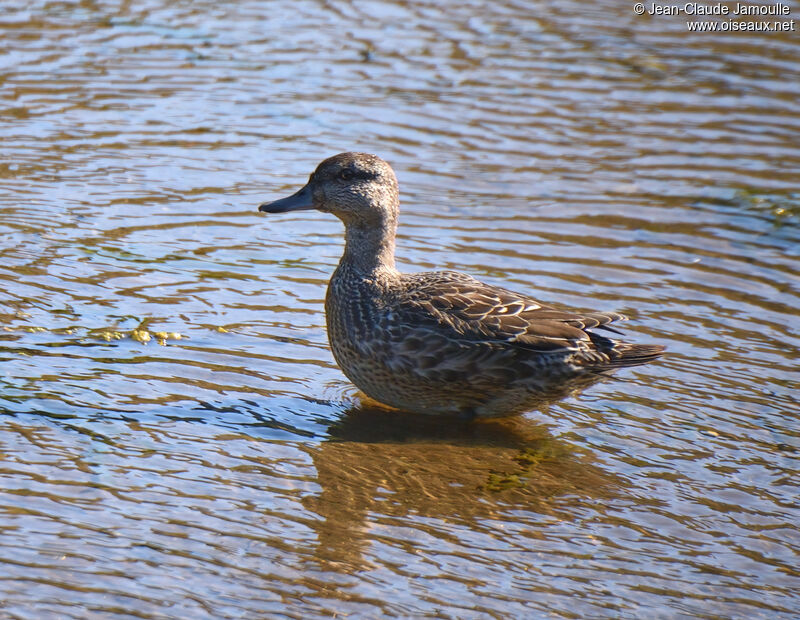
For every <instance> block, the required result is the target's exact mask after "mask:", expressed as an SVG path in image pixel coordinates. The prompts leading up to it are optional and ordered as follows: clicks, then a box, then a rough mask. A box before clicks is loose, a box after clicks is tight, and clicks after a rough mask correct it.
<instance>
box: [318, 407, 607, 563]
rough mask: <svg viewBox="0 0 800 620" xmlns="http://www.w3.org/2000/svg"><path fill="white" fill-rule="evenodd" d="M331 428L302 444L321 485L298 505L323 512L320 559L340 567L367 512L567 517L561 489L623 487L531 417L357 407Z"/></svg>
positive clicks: (603, 493) (577, 493)
mask: <svg viewBox="0 0 800 620" xmlns="http://www.w3.org/2000/svg"><path fill="white" fill-rule="evenodd" d="M557 400H559V399H558V398H557V397H556V398H552V399H551V400H550V401H549V402H551V403H554V402H556V401H557ZM547 404H548V402H547V401H546V400H545V399H543V400H542V402H541V403H540V406H541V407H542V408H543V409H545V408H546V406H547ZM328 431H329V435H330V439H328V440H326V441H323V442H322V443H320V444H318V445H313V446H308V448H307V450H308V452H309V454H310V455H311V457H312V459H313V462H314V467H315V468H316V471H317V482H318V483H319V485H320V487H321V492H320V493H319V494H318V495H315V496H310V497H306V498H305V499H304V501H303V504H304V505H305V506H306V507H307V508H309V509H310V510H312V511H313V512H315V513H317V514H318V515H319V516H320V517H322V519H323V520H322V521H321V522H320V523H319V524H317V525H316V526H315V529H316V530H317V532H318V537H319V550H318V552H317V553H316V557H317V559H319V560H320V561H322V562H323V563H325V565H329V566H331V567H334V568H335V569H336V570H350V569H352V568H354V567H357V566H358V565H359V564H360V563H361V561H362V559H361V558H362V555H363V551H364V547H366V546H368V545H369V541H370V534H369V533H368V527H367V521H369V520H371V518H370V517H371V515H375V514H381V515H385V517H388V518H389V519H390V520H391V518H401V519H402V518H406V517H409V516H412V517H413V518H415V519H416V518H423V519H442V520H444V521H446V522H461V523H467V524H470V525H468V527H474V526H475V524H476V522H478V521H480V520H482V519H502V518H503V516H504V515H506V514H508V513H509V512H511V511H513V510H517V509H520V510H526V511H528V510H532V511H535V512H538V513H544V514H551V513H558V514H560V515H562V516H565V517H567V516H568V510H567V508H566V506H565V502H564V497H565V496H574V497H576V498H593V499H608V498H611V497H612V496H614V489H615V487H617V486H619V485H620V480H619V478H618V477H616V476H614V475H613V474H610V473H608V472H605V471H604V470H603V469H601V468H600V467H598V466H596V465H594V464H593V462H592V461H593V460H594V459H593V458H591V457H590V456H588V455H587V454H584V453H583V452H582V451H579V450H578V448H577V447H576V446H575V445H573V444H571V443H569V442H566V441H563V440H559V439H556V438H554V437H553V436H552V435H551V434H550V432H549V431H548V429H547V427H546V426H544V425H542V424H537V423H535V422H533V421H532V420H530V419H527V418H512V419H507V420H502V421H483V422H477V423H471V422H466V421H463V420H459V419H457V418H433V417H431V416H425V415H413V414H407V413H398V412H394V411H387V410H386V409H384V408H382V407H378V406H370V405H356V406H353V407H352V408H350V409H348V410H346V411H345V412H344V414H343V416H342V418H341V419H340V420H339V421H338V422H336V423H335V424H334V425H333V426H331V427H330V428H329V429H328ZM336 567H338V568H336Z"/></svg>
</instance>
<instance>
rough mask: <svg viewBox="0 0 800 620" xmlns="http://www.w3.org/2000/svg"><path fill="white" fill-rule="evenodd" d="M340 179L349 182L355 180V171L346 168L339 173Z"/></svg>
mask: <svg viewBox="0 0 800 620" xmlns="http://www.w3.org/2000/svg"><path fill="white" fill-rule="evenodd" d="M339 178H340V179H341V180H342V181H349V180H350V179H352V178H353V171H352V170H350V168H345V169H344V170H342V171H341V172H340V173H339Z"/></svg>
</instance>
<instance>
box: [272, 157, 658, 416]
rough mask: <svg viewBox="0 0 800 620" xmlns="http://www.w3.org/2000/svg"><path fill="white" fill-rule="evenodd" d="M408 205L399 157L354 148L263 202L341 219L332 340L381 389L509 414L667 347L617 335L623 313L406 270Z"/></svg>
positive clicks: (373, 388) (410, 400) (340, 359)
mask: <svg viewBox="0 0 800 620" xmlns="http://www.w3.org/2000/svg"><path fill="white" fill-rule="evenodd" d="M399 205H400V197H399V186H398V182H397V177H396V176H395V173H394V171H393V170H392V167H391V166H390V165H389V164H388V163H387V162H386V161H384V160H383V159H381V158H380V157H378V156H376V155H372V154H369V153H356V152H347V153H340V154H338V155H334V156H333V157H329V158H328V159H325V160H324V161H322V162H321V163H320V164H319V165H318V166H317V168H316V169H315V170H314V172H313V173H312V174H311V175H310V177H309V179H308V183H306V184H305V185H304V186H303V187H302V188H301V189H300V190H298V191H297V192H295V193H294V194H292V195H291V196H287V197H285V198H280V199H278V200H273V201H269V202H264V203H262V204H260V205H259V207H258V210H259V211H260V212H265V213H269V214H277V213H287V212H293V211H301V210H316V211H321V212H323V213H330V214H332V215H334V216H336V217H338V218H339V219H340V220H341V221H342V223H343V224H344V238H345V244H344V253H343V254H342V257H341V259H340V261H339V264H338V266H337V267H336V270H335V271H334V272H333V276H332V277H331V279H330V282H329V284H328V290H327V293H326V295H325V317H326V323H327V331H328V340H329V342H330V347H331V351H332V353H333V357H334V359H335V360H336V363H337V364H338V366H339V368H341V370H342V372H343V373H344V375H345V376H346V377H347V378H348V379H349V380H350V381H351V382H352V383H353V384H354V385H355V386H356V387H357V388H358V389H359V390H360V391H361V392H363V393H364V394H366V395H367V396H368V397H369V398H371V399H372V400H375V401H377V402H378V403H381V404H383V405H388V406H389V407H391V408H393V409H397V410H401V411H406V412H411V413H414V414H419V413H422V414H430V415H438V416H457V417H460V418H466V419H474V418H496V417H504V416H511V415H516V414H520V413H523V412H525V411H529V410H530V407H531V404H532V403H537V402H540V400H541V398H542V395H543V394H547V393H551V392H553V391H554V390H556V391H558V390H559V388H560V387H561V386H563V385H565V384H568V383H569V382H579V383H585V382H586V380H587V379H592V378H595V377H602V376H605V375H608V374H609V373H611V372H613V371H615V370H618V369H620V368H624V367H628V366H638V365H640V364H646V363H648V362H651V361H653V360H655V359H657V358H658V357H659V356H660V355H662V353H663V352H664V350H665V347H663V346H661V345H658V344H630V343H627V342H624V341H621V340H618V339H616V338H614V337H613V336H612V335H611V334H615V335H616V334H621V332H620V331H619V330H617V329H616V328H615V327H611V326H610V324H611V323H613V322H615V321H623V320H626V319H627V317H625V316H624V315H622V314H619V313H616V312H573V311H569V310H563V309H559V308H556V307H553V306H550V305H545V304H544V303H541V302H540V301H538V300H536V299H534V298H533V297H531V296H529V295H526V294H522V293H517V292H514V291H511V290H507V289H505V288H501V287H498V286H492V285H490V284H486V283H484V282H481V281H479V280H477V279H475V278H473V277H472V276H470V275H467V274H464V273H460V272H457V271H426V272H418V273H401V272H400V271H398V269H397V267H396V266H395V236H396V233H397V225H398V212H399ZM598 331H604V332H605V333H602V334H601V333H598Z"/></svg>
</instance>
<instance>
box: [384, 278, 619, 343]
mask: <svg viewBox="0 0 800 620" xmlns="http://www.w3.org/2000/svg"><path fill="white" fill-rule="evenodd" d="M403 284H404V286H403V291H404V292H403V295H402V297H401V298H400V299H399V300H398V302H397V304H396V305H395V306H394V307H393V313H394V314H395V318H396V320H398V321H401V322H405V323H407V324H409V325H417V326H418V327H419V328H421V329H422V330H425V329H428V330H431V332H432V335H433V333H437V334H440V335H441V334H443V333H444V332H447V333H449V334H451V336H450V337H451V338H458V339H461V340H469V341H483V342H495V343H504V344H506V345H512V346H515V347H520V348H524V349H528V350H531V351H540V352H543V353H552V352H557V351H559V350H562V351H569V350H572V351H575V350H578V349H583V350H586V349H594V348H595V347H596V345H600V347H601V348H606V347H607V346H613V341H612V340H610V339H608V338H605V337H603V336H600V335H597V334H593V333H591V332H587V331H586V330H589V329H592V328H600V329H608V330H611V331H615V330H613V328H610V327H607V325H608V324H609V323H611V322H613V321H623V320H626V317H625V316H624V315H622V314H617V313H615V312H589V313H585V314H578V313H574V312H568V311H564V310H558V309H556V308H552V307H550V306H546V305H544V304H541V303H540V302H538V301H536V300H535V299H532V298H530V297H527V296H525V295H521V294H519V293H515V292H513V291H509V290H506V289H502V288H499V287H495V286H490V285H488V284H484V283H483V282H480V281H479V280H476V279H475V278H473V277H471V276H468V275H465V274H462V273H458V272H455V271H436V272H426V273H416V274H408V275H407V276H404V282H403Z"/></svg>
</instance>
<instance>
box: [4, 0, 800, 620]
mask: <svg viewBox="0 0 800 620" xmlns="http://www.w3.org/2000/svg"><path fill="white" fill-rule="evenodd" d="M788 6H790V8H791V11H792V13H791V15H790V17H792V18H795V19H797V16H798V15H800V6H798V4H797V3H796V2H792V3H789V4H788ZM797 37H798V35H797V33H796V32H783V33H769V34H767V33H732V34H719V33H716V34H712V33H708V34H699V33H691V34H690V33H688V32H686V26H685V19H683V18H680V17H675V16H653V17H647V16H645V17H636V16H635V15H634V14H633V12H632V9H631V6H629V4H628V3H616V2H607V1H606V2H596V3H592V4H591V5H587V4H586V3H580V2H562V3H558V5H557V6H556V5H551V4H550V3H545V2H536V1H532V0H526V1H525V2H513V1H508V0H505V1H504V2H502V3H499V4H498V3H495V4H493V5H492V7H491V10H490V9H488V8H487V7H485V6H484V5H483V3H477V2H472V3H469V2H468V3H463V2H462V3H425V2H415V3H412V4H410V5H406V4H405V3H396V4H395V3H391V2H378V1H365V2H358V3H349V2H339V1H335V2H327V3H322V2H320V3H316V2H295V3H291V5H290V4H269V5H267V4H265V3H259V2H252V1H251V2H247V1H242V2H228V3H210V2H168V1H166V0H152V1H149V2H138V3H116V2H74V3H73V2H44V1H39V2H26V3H14V2H6V3H4V7H3V11H2V17H0V48H2V51H3V52H4V53H3V55H2V56H0V79H1V80H2V89H1V90H0V135H2V151H3V157H2V161H0V188H1V189H2V191H0V214H1V216H0V235H2V244H0V279H2V292H0V410H1V411H2V414H3V415H2V417H0V459H2V460H1V462H0V468H1V470H2V485H0V489H1V490H0V532H2V545H0V601H2V602H0V615H1V616H2V617H9V618H69V617H74V618H86V617H98V618H101V617H146V618H150V617H152V618H186V617H192V618H221V617H232V618H236V617H248V618H252V617H264V616H283V617H297V618H300V617H303V618H307V617H325V616H330V615H334V614H338V615H350V616H354V617H377V616H379V615H381V614H384V615H395V616H405V617H408V616H417V617H419V616H432V617H447V618H473V617H474V618H478V617H481V618H482V617H497V618H506V617H514V618H521V617H537V616H542V615H550V616H553V617H586V616H592V617H615V618H617V617H626V618H640V617H664V618H666V617H670V618H672V617H711V616H724V617H742V618H745V617H746V618H776V617H786V618H789V617H793V616H796V614H797V613H798V611H800V579H798V577H799V575H798V570H797V552H798V547H800V537H799V536H798V533H799V532H798V530H799V529H800V528H798V523H799V522H800V510H799V509H798V503H797V497H798V479H797V460H798V448H800V438H799V435H800V433H799V432H798V413H799V412H800V411H799V410H798V409H799V408H798V405H797V393H798V391H797V390H798V375H799V374H800V373H798V364H797V359H798V344H799V343H800V335H798V327H799V326H800V325H799V323H800V322H799V321H798V315H797V308H798V305H800V299H799V297H800V291H798V282H800V280H799V279H798V272H800V258H799V257H798V254H799V252H798V248H800V243H799V242H800V231H798V220H799V219H800V194H798V191H799V190H798V187H799V186H800V62H798V58H800V43H799V42H798V38H797ZM343 150H361V151H368V152H374V153H377V154H379V155H381V156H382V157H384V158H385V159H387V160H388V161H390V162H391V163H392V165H393V166H394V167H395V169H396V171H397V174H398V177H399V180H400V184H401V192H402V200H403V204H402V214H401V228H400V238H399V250H398V259H399V263H400V266H401V268H402V269H404V270H409V271H411V270H424V269H430V268H455V269H459V270H463V271H466V272H468V273H471V274H473V275H475V276H477V277H479V278H481V279H483V280H486V281H488V282H491V283H495V284H502V285H504V286H506V287H509V288H513V289H517V290H520V291H529V292H531V293H533V294H535V295H536V296H537V297H539V298H540V299H542V300H543V301H546V302H549V303H555V304H561V305H564V306H567V307H573V308H580V309H593V310H620V311H623V312H626V313H629V314H631V315H632V316H633V320H632V321H631V322H630V323H629V324H628V325H626V333H627V337H628V338H629V339H630V340H633V341H637V342H657V343H661V344H665V345H666V346H667V347H668V348H669V355H668V356H666V357H665V358H664V359H663V360H661V361H659V362H657V363H656V364H652V365H650V366H645V367H642V368H637V369H630V370H626V371H624V372H622V373H619V374H618V375H617V376H616V378H615V379H613V380H611V381H607V382H604V383H601V384H598V385H595V386H593V387H591V388H589V389H588V390H586V391H585V392H584V393H583V394H581V395H578V396H572V397H569V398H567V399H565V400H562V401H560V402H556V403H553V404H551V405H550V406H549V407H543V408H542V409H541V410H539V411H533V412H531V413H529V414H526V415H525V416H522V417H520V418H516V419H512V420H506V421H498V422H490V423H485V424H475V425H469V424H463V425H462V424H452V423H449V424H447V425H442V424H439V423H437V421H435V420H409V419H406V418H402V417H398V416H395V415H391V414H387V413H386V412H383V411H380V410H376V409H374V408H372V407H371V406H370V405H368V404H366V403H364V402H362V401H361V400H360V397H359V396H358V393H357V392H356V390H355V389H354V388H353V387H352V386H350V384H349V383H348V382H347V381H346V380H345V379H344V377H343V376H342V374H341V373H340V372H339V370H338V369H337V368H336V366H335V364H334V363H333V359H332V357H331V354H330V351H329V349H328V347H327V339H326V335H325V329H324V316H323V310H322V305H323V298H324V293H325V285H326V283H327V279H328V278H329V276H330V274H331V273H332V271H333V269H334V267H335V264H336V262H337V260H338V257H339V255H340V253H341V247H342V240H341V234H342V229H341V225H340V224H339V223H338V222H337V221H336V220H335V219H333V218H330V217H329V216H325V215H323V214H318V213H313V212H303V213H294V214H287V215H285V216H269V217H268V216H264V215H263V214H258V213H257V212H256V207H257V205H258V203H259V202H261V201H263V200H266V199H271V198H276V197H280V196H283V195H286V194H287V193H288V192H291V191H294V190H295V189H297V188H298V187H300V186H301V185H302V184H303V183H304V182H305V179H306V177H307V175H308V174H309V173H310V172H311V170H312V169H313V168H314V166H315V165H316V164H317V162H318V161H319V160H321V159H322V158H324V157H327V156H329V155H332V154H334V153H337V152H340V151H343ZM148 337H149V341H148V340H147V338H148Z"/></svg>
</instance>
